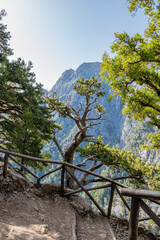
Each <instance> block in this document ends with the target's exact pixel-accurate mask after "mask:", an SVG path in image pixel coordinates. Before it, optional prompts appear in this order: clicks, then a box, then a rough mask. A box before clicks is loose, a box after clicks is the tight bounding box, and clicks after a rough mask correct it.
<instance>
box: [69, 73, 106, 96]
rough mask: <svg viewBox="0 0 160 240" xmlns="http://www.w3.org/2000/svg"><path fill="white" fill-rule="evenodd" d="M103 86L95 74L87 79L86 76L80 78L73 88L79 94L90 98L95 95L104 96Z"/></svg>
mask: <svg viewBox="0 0 160 240" xmlns="http://www.w3.org/2000/svg"><path fill="white" fill-rule="evenodd" d="M101 88H102V83H101V82H98V80H97V79H96V78H95V77H93V76H92V77H91V78H90V79H87V80H85V79H84V78H81V79H78V80H77V83H76V84H75V85H74V86H73V89H74V90H75V91H76V92H77V94H79V95H81V96H86V97H88V98H91V97H92V98H93V97H94V96H95V95H96V96H97V97H103V96H104V94H105V91H102V90H101Z"/></svg>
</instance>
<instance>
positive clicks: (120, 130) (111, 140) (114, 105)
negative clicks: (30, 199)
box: [44, 62, 160, 162]
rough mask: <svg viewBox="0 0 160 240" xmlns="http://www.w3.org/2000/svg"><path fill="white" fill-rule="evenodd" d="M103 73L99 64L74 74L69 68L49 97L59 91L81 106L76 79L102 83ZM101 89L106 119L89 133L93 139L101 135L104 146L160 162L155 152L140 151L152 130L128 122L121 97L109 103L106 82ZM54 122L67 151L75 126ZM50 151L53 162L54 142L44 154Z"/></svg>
mask: <svg viewBox="0 0 160 240" xmlns="http://www.w3.org/2000/svg"><path fill="white" fill-rule="evenodd" d="M100 70H101V67H100V63H99V62H93V63H83V64H82V65H80V66H79V67H78V68H77V69H76V70H75V71H74V70H73V69H69V70H67V71H65V72H64V73H63V74H62V76H61V77H60V78H59V79H58V81H57V82H56V84H55V85H54V86H53V88H52V89H51V91H50V92H49V94H50V95H51V94H52V93H53V92H56V93H57V95H58V96H59V97H60V100H61V101H65V100H66V99H67V98H68V97H70V99H71V100H70V101H71V104H73V105H74V106H78V104H79V103H80V102H82V103H83V102H84V99H83V97H81V96H79V95H77V94H76V92H75V91H74V90H73V85H74V84H75V83H76V80H77V79H80V78H81V77H84V78H85V79H89V78H90V77H91V76H94V77H96V78H97V79H99V80H100V75H99V73H100ZM102 86H103V88H104V90H105V91H106V94H105V96H104V97H103V98H100V99H99V103H100V104H101V105H103V106H104V109H105V114H104V119H105V120H103V121H101V124H100V125H98V126H94V127H93V128H92V129H89V134H91V135H94V137H97V136H99V135H101V136H103V141H104V143H105V144H110V145H111V146H113V145H114V146H116V147H118V148H121V149H126V150H132V151H134V152H135V153H136V154H137V155H140V156H142V157H144V158H145V159H146V161H148V162H153V161H154V162H158V161H159V160H160V159H159V158H158V155H156V154H155V153H154V152H146V151H141V150H140V148H141V145H142V144H144V143H146V142H145V140H146V136H147V135H148V133H149V132H150V131H151V130H153V129H148V127H147V126H146V124H145V123H140V122H139V123H137V122H135V121H133V120H132V121H129V120H128V119H127V118H126V116H124V115H123V114H122V109H123V105H122V104H121V101H120V98H119V97H116V98H114V99H113V100H112V101H111V102H110V103H108V102H107V98H108V96H109V94H110V91H111V88H110V86H108V85H107V84H106V83H105V82H103V83H102ZM55 120H56V121H57V122H58V123H60V124H61V125H62V127H63V130H62V131H60V132H59V133H58V139H59V142H60V144H61V145H62V146H63V147H64V148H65V146H66V145H67V144H68V143H69V142H70V141H71V139H72V135H73V133H74V132H75V124H74V122H73V121H72V120H70V119H67V118H66V119H63V118H59V116H58V115H56V116H55ZM47 150H49V151H50V152H51V153H52V154H54V156H53V158H54V159H58V158H59V155H58V152H57V148H56V147H55V145H54V144H53V142H52V141H51V142H50V143H48V144H46V145H45V148H44V151H47Z"/></svg>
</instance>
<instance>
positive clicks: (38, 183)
mask: <svg viewBox="0 0 160 240" xmlns="http://www.w3.org/2000/svg"><path fill="white" fill-rule="evenodd" d="M40 180H41V179H40V178H37V184H36V187H37V188H39V187H40V185H41V184H40Z"/></svg>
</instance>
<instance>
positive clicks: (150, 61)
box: [101, 0, 160, 147]
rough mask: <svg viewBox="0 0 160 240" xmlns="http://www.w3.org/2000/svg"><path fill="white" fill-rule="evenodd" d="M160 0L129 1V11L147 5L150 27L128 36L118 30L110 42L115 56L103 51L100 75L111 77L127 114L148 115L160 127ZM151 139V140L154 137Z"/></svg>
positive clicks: (153, 123) (151, 121)
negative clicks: (140, 32) (142, 32)
mask: <svg viewBox="0 0 160 240" xmlns="http://www.w3.org/2000/svg"><path fill="white" fill-rule="evenodd" d="M156 3H157V5H156ZM158 3H159V1H157V2H154V1H152V0H146V1H140V0H139V1H136V0H130V1H129V11H130V12H134V11H136V10H137V9H138V8H144V9H145V13H146V14H147V15H148V27H147V28H146V30H145V31H144V34H143V35H140V34H138V33H137V34H135V35H134V36H129V35H128V34H127V33H126V32H124V33H115V42H114V43H113V44H112V46H111V51H112V53H114V56H113V57H111V56H109V54H107V53H104V55H103V62H102V65H101V66H102V71H101V76H102V78H104V79H106V80H107V81H109V85H110V86H112V89H113V95H116V94H119V95H120V96H121V99H122V103H123V104H125V108H124V109H123V113H124V114H127V115H128V117H129V118H132V117H133V118H134V119H136V120H144V119H147V121H148V123H149V124H150V125H153V126H156V127H157V128H158V129H160V75H159V71H160V8H159V5H158ZM113 95H112V96H111V97H110V99H109V100H111V99H112V97H113ZM150 136H151V135H150ZM152 137H153V135H152ZM150 140H151V142H152V138H150ZM154 140H155V138H154ZM153 147H154V145H153Z"/></svg>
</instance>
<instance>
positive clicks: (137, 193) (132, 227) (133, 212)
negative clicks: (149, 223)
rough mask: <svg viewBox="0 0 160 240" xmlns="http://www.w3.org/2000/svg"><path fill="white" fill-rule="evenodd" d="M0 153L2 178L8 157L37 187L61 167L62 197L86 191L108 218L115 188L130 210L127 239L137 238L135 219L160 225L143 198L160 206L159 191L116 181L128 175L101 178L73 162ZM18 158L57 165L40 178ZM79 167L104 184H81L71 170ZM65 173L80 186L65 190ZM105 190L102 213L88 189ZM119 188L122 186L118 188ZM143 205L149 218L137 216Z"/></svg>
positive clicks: (6, 152)
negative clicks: (0, 155) (107, 195)
mask: <svg viewBox="0 0 160 240" xmlns="http://www.w3.org/2000/svg"><path fill="white" fill-rule="evenodd" d="M0 152H1V153H3V154H4V168H3V177H4V178H6V177H7V165H8V161H9V159H10V160H12V161H13V162H15V163H16V164H17V165H19V166H20V167H21V168H23V169H24V170H25V171H27V172H28V173H29V174H31V175H32V176H33V177H34V178H35V179H36V185H37V187H40V181H41V179H43V178H44V177H46V176H48V175H50V174H52V173H54V172H57V171H60V170H61V196H63V197H67V196H70V195H73V194H75V193H79V192H82V191H83V192H85V193H86V194H87V196H88V197H89V198H90V200H91V201H92V202H93V203H94V204H95V206H96V207H97V208H98V209H99V211H100V212H101V214H102V215H103V216H105V217H108V218H110V216H111V211H112V205H113V198H114V193H115V191H116V192H117V194H118V195H119V197H120V198H121V200H122V201H123V203H124V205H125V207H126V208H127V209H128V211H129V212H130V221H129V222H130V223H129V238H128V239H129V240H137V237H138V222H139V221H145V220H149V219H152V220H153V221H154V222H155V223H156V224H157V225H158V226H159V227H160V219H159V218H158V216H156V214H155V213H154V212H153V211H152V210H151V209H150V208H149V207H148V206H147V205H146V203H145V202H144V201H143V200H142V199H148V200H150V201H152V202H154V203H156V204H158V205H160V192H158V191H151V190H134V189H129V188H128V187H127V186H126V185H124V184H122V183H120V182H118V180H121V179H125V178H129V177H130V176H128V177H119V178H115V179H113V178H109V177H104V176H101V175H100V174H97V173H94V172H91V171H88V170H85V169H83V168H80V167H78V166H75V165H72V164H70V163H67V162H63V161H53V160H45V159H40V158H35V157H31V156H27V155H23V154H19V153H15V152H10V151H7V150H3V149H0ZM17 158H21V159H27V160H29V161H37V162H42V163H51V164H56V165H59V166H58V167H57V168H55V169H53V170H51V171H49V172H47V173H46V174H44V175H42V176H41V177H38V176H37V175H36V174H35V173H33V172H32V171H31V170H30V169H29V168H27V167H26V166H25V165H24V164H22V163H20V162H19V161H18V160H17ZM72 169H74V170H78V171H81V172H84V173H87V174H88V175H91V176H94V177H96V181H101V182H105V183H107V184H104V185H102V186H97V187H91V188H86V187H84V186H83V185H82V183H81V182H80V181H79V180H78V179H77V178H76V177H75V176H74V174H73V171H72ZM66 173H67V174H68V175H69V176H70V177H71V178H72V179H74V181H75V182H76V184H77V185H78V186H79V189H77V190H73V191H71V192H66V191H65V174H66ZM102 188H105V189H108V188H110V199H109V203H108V209H107V212H105V211H104V210H103V209H102V208H101V206H100V205H99V204H98V202H97V201H96V200H95V199H94V198H93V196H92V195H91V194H90V191H93V190H98V189H102ZM120 188H121V189H120ZM125 196H127V197H131V198H132V201H131V207H130V206H129V204H128V203H127V201H126V199H125ZM140 207H141V208H142V209H143V210H144V211H145V212H146V213H147V214H148V215H149V218H147V219H146V218H144V219H139V208H140Z"/></svg>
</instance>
